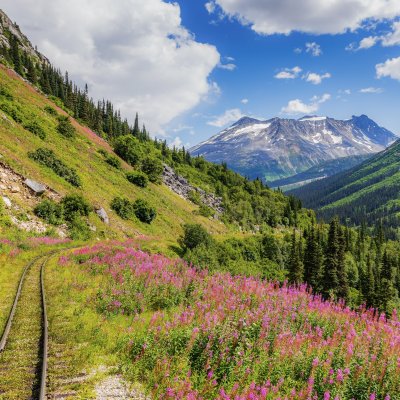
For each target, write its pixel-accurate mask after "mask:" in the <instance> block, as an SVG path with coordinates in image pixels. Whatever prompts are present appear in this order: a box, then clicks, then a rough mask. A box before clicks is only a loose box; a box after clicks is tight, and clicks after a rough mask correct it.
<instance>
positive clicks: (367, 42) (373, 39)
mask: <svg viewBox="0 0 400 400" xmlns="http://www.w3.org/2000/svg"><path fill="white" fill-rule="evenodd" d="M378 40H379V38H378V37H377V36H369V37H366V38H364V39H362V40H361V41H360V45H359V46H358V49H359V50H361V49H369V48H371V47H373V46H375V45H376V43H377V42H378Z"/></svg>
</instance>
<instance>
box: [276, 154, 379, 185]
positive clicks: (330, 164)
mask: <svg viewBox="0 0 400 400" xmlns="http://www.w3.org/2000/svg"><path fill="white" fill-rule="evenodd" d="M371 157H372V155H371V154H363V155H359V156H349V157H340V158H335V159H334V160H328V161H324V162H322V163H320V164H318V165H315V166H314V167H311V168H309V169H307V170H306V171H304V172H300V173H299V174H296V175H292V176H289V177H288V178H282V179H278V180H276V181H273V182H270V183H269V186H270V187H272V188H278V187H279V188H281V189H282V190H283V191H285V192H287V191H288V190H292V189H295V188H298V187H301V186H304V185H306V184H307V183H311V182H313V181H317V180H319V179H324V178H327V177H329V176H332V175H335V174H338V173H339V172H343V171H347V170H349V169H351V168H353V167H355V166H357V165H359V164H361V163H362V162H363V161H365V160H368V159H369V158H371Z"/></svg>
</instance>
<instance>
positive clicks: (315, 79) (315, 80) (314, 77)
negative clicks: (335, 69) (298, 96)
mask: <svg viewBox="0 0 400 400" xmlns="http://www.w3.org/2000/svg"><path fill="white" fill-rule="evenodd" d="M330 77H331V74H330V73H329V72H327V73H325V74H322V75H319V74H316V73H315V72H309V73H308V74H307V75H305V77H304V79H305V80H306V81H307V82H310V83H312V84H313V85H319V84H320V83H321V82H322V81H323V80H324V79H328V78H330Z"/></svg>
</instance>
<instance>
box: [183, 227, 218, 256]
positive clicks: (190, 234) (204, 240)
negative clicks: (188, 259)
mask: <svg viewBox="0 0 400 400" xmlns="http://www.w3.org/2000/svg"><path fill="white" fill-rule="evenodd" d="M179 242H180V245H181V246H182V247H183V248H185V249H189V250H193V249H194V248H196V247H197V246H199V245H200V244H204V245H205V246H207V245H209V244H211V242H212V238H211V235H210V234H209V233H208V232H207V231H206V229H205V228H203V227H202V226H201V225H200V224H185V225H184V226H183V236H181V237H180V239H179Z"/></svg>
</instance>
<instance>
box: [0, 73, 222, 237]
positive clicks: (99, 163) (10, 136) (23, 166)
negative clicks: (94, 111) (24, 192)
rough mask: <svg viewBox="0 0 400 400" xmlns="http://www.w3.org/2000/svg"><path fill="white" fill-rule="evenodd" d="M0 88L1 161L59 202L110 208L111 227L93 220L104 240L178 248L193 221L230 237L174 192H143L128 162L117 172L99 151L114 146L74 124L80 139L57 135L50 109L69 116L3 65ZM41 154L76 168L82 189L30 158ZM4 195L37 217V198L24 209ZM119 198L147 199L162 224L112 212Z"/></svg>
mask: <svg viewBox="0 0 400 400" xmlns="http://www.w3.org/2000/svg"><path fill="white" fill-rule="evenodd" d="M0 88H1V93H0V154H1V159H0V161H1V162H2V163H3V164H5V165H8V166H10V167H11V168H12V169H13V170H14V171H16V172H17V173H19V174H21V175H22V176H24V177H25V178H30V179H34V180H35V181H38V182H41V183H44V184H45V185H47V186H48V187H50V188H51V189H53V190H54V191H55V192H57V193H58V194H59V197H60V196H63V195H66V194H68V193H81V194H82V195H83V196H85V197H86V198H87V199H88V200H89V202H90V203H91V204H92V205H93V206H97V207H102V208H104V209H105V210H106V211H107V213H108V214H109V216H110V225H109V226H107V225H105V224H103V223H102V222H101V221H100V219H99V218H98V217H97V216H95V215H94V214H93V215H92V216H91V223H92V224H93V225H94V226H95V227H96V228H97V235H98V236H99V237H104V236H106V237H113V236H121V235H135V234H136V235H137V234H140V233H142V234H146V235H153V236H155V237H157V236H159V235H162V236H163V237H164V242H168V241H170V242H171V243H175V242H176V238H177V237H178V236H179V234H180V232H181V224H182V223H187V222H193V221H196V222H200V223H202V224H203V225H205V226H206V227H207V229H209V230H210V231H212V232H215V233H222V232H226V227H225V226H224V225H222V224H221V223H220V222H216V221H215V222H214V221H211V220H209V219H208V218H204V217H202V216H199V215H195V214H193V212H194V211H195V210H196V209H197V208H198V207H197V206H196V205H195V204H193V203H191V202H188V201H185V200H184V199H182V198H181V197H179V196H178V195H176V194H175V193H173V192H172V191H171V190H170V189H169V188H168V187H166V186H164V185H155V184H152V183H150V185H149V186H148V187H147V188H139V187H137V186H135V185H133V184H131V183H130V182H129V181H128V180H127V179H126V177H125V172H126V171H129V170H132V167H130V166H129V165H127V164H126V163H123V162H122V169H117V168H114V167H112V166H110V165H109V164H108V163H107V162H105V159H104V156H103V155H102V154H101V153H100V152H99V150H100V151H102V152H104V151H106V152H107V153H109V154H113V151H112V148H111V147H110V145H109V144H108V143H107V142H106V141H104V140H103V139H101V138H100V137H99V136H98V135H96V134H95V133H93V132H92V131H91V130H90V129H88V128H87V127H84V126H82V125H80V124H79V123H78V122H77V121H75V120H73V126H74V127H75V129H76V131H77V135H76V138H75V139H67V138H65V137H63V136H62V135H60V133H58V132H57V118H56V117H55V116H53V115H51V114H49V113H48V112H46V111H45V110H46V107H47V110H49V108H48V107H52V108H53V110H56V111H57V113H58V114H59V115H65V114H66V113H65V112H64V111H63V110H62V109H60V108H59V107H57V106H56V105H55V104H54V103H53V102H52V101H50V100H49V99H47V98H46V97H45V96H43V95H42V94H40V93H39V92H38V91H37V90H36V89H35V88H33V87H32V86H31V85H29V84H27V83H26V82H24V81H23V80H21V79H20V78H19V77H18V76H17V75H16V74H15V73H14V72H13V71H12V70H9V69H7V68H5V67H4V66H2V65H0ZM18 121H19V122H18ZM24 126H25V128H24ZM32 126H36V127H37V126H39V127H40V128H41V129H42V130H43V132H44V133H45V138H44V139H41V138H40V137H39V136H37V135H36V134H34V133H32V132H31V131H30V130H32ZM29 129H30V130H29ZM38 148H46V149H50V150H52V151H53V152H54V153H55V155H56V157H57V158H58V159H59V160H61V161H62V162H63V163H64V164H65V165H66V166H68V167H71V168H74V169H75V170H76V171H77V174H78V176H79V178H80V180H81V182H82V185H81V188H75V187H74V186H72V185H71V184H70V183H68V182H67V181H66V180H65V179H63V178H61V177H59V176H57V175H56V174H55V173H54V172H53V171H52V170H51V169H50V168H47V167H44V166H41V165H40V164H38V163H37V162H35V161H34V160H32V159H31V158H29V157H28V152H31V151H34V150H36V149H38ZM114 156H115V155H114ZM17 190H18V191H20V190H21V188H18V189H17ZM0 194H1V195H2V196H7V197H8V198H10V199H11V200H12V202H13V204H15V206H16V207H19V208H20V210H21V212H24V213H27V214H28V215H31V214H32V207H33V206H34V205H35V204H37V203H38V202H39V199H38V198H36V197H34V196H32V197H31V198H30V199H28V200H27V201H25V202H24V203H23V202H21V201H19V200H18V195H19V193H13V189H12V188H11V187H8V186H5V185H1V186H0ZM116 196H125V197H128V198H131V199H135V198H143V199H146V200H147V201H148V202H149V203H150V204H152V205H153V206H154V207H155V208H156V209H157V213H158V216H157V218H156V219H155V221H154V222H153V223H152V224H151V225H149V224H144V223H141V222H140V221H136V222H130V221H124V220H122V219H121V218H119V217H118V216H117V215H115V214H114V213H113V212H112V211H111V209H110V203H111V201H112V199H113V198H114V197H116ZM167 233H168V235H167V236H165V235H166V234H167Z"/></svg>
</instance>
